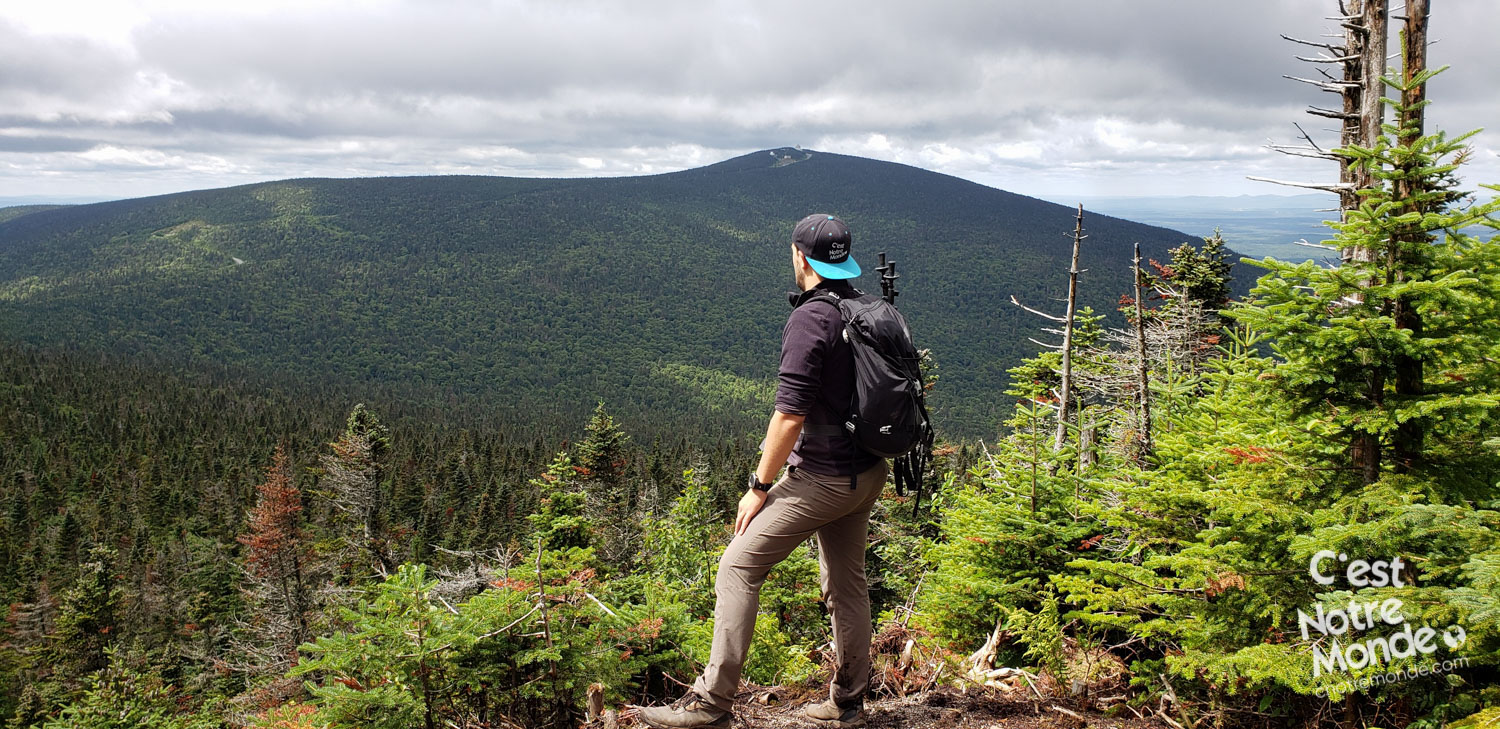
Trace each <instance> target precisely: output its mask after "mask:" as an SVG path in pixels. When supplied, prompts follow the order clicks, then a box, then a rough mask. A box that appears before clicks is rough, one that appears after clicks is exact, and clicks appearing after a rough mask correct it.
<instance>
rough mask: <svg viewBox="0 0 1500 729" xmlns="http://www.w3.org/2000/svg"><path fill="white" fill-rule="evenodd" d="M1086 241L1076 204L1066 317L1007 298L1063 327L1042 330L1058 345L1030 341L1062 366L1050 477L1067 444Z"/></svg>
mask: <svg viewBox="0 0 1500 729" xmlns="http://www.w3.org/2000/svg"><path fill="white" fill-rule="evenodd" d="M1085 238H1088V236H1086V235H1084V234H1083V205H1082V204H1079V206H1078V217H1077V219H1076V221H1075V223H1074V225H1073V258H1072V263H1071V265H1069V267H1068V309H1067V314H1066V315H1064V316H1060V317H1058V316H1052V315H1051V314H1047V313H1044V312H1041V311H1038V310H1036V309H1033V308H1031V307H1029V306H1026V305H1024V304H1022V303H1021V302H1020V301H1017V300H1016V297H1015V296H1014V295H1012V296H1011V297H1010V301H1011V303H1012V304H1015V305H1016V306H1019V307H1021V308H1022V309H1025V310H1026V311H1029V312H1031V313H1033V314H1036V315H1037V316H1040V317H1042V318H1044V319H1047V320H1049V321H1053V322H1057V323H1059V324H1062V325H1063V326H1062V329H1050V328H1049V329H1043V330H1042V331H1045V332H1047V333H1049V334H1057V335H1060V336H1061V337H1062V338H1063V341H1062V344H1061V345H1053V344H1047V343H1045V342H1039V341H1037V340H1035V339H1032V340H1031V341H1032V342H1033V343H1035V344H1038V345H1040V346H1042V347H1045V348H1047V349H1057V350H1061V352H1062V367H1061V368H1060V369H1059V370H1058V375H1059V376H1060V377H1061V378H1062V382H1061V383H1060V384H1059V387H1058V390H1056V391H1054V392H1053V394H1054V395H1055V396H1056V397H1057V407H1056V410H1057V433H1056V436H1055V437H1054V438H1053V442H1052V453H1053V456H1054V457H1053V459H1052V461H1051V462H1050V463H1048V465H1047V473H1048V474H1049V475H1053V474H1056V473H1057V469H1058V465H1059V463H1058V459H1057V458H1056V456H1057V454H1059V453H1061V452H1062V449H1063V446H1064V445H1065V444H1066V443H1067V435H1068V416H1069V412H1070V411H1069V405H1070V403H1071V402H1072V400H1073V325H1074V323H1075V322H1076V320H1077V315H1078V274H1080V273H1083V272H1084V269H1080V268H1078V256H1079V251H1080V249H1081V248H1082V244H1083V241H1084V239H1085Z"/></svg>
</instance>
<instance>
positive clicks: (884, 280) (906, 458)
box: [875, 251, 934, 516]
mask: <svg viewBox="0 0 1500 729" xmlns="http://www.w3.org/2000/svg"><path fill="white" fill-rule="evenodd" d="M875 270H876V271H878V272H879V273H880V297H881V298H882V299H885V301H886V303H888V304H890V305H891V307H892V308H895V306H896V297H897V296H900V295H901V292H899V291H897V290H896V279H898V278H901V276H900V274H898V273H896V262H895V261H888V260H886V257H885V252H884V251H881V253H880V265H878V266H876V267H875ZM917 384H918V387H919V388H920V389H919V393H920V394H919V395H918V398H917V402H918V407H919V408H920V410H921V412H922V428H921V433H920V435H919V436H918V438H917V442H916V444H915V445H914V446H913V447H912V449H911V450H909V451H907V452H906V453H903V454H901V455H899V456H896V459H895V461H894V462H893V463H892V464H891V473H892V478H893V479H894V480H895V482H896V493H897V494H899V495H903V496H904V495H905V494H906V491H907V489H912V490H913V491H914V494H913V495H914V497H915V498H913V499H912V509H911V513H912V516H916V514H917V509H918V508H920V506H921V503H922V485H923V484H922V474H923V473H925V472H926V471H927V465H928V464H929V463H931V461H932V441H933V436H934V434H933V430H932V420H931V418H929V417H928V415H927V404H926V388H927V386H926V383H925V382H923V381H922V379H921V368H920V360H919V362H918V369H917Z"/></svg>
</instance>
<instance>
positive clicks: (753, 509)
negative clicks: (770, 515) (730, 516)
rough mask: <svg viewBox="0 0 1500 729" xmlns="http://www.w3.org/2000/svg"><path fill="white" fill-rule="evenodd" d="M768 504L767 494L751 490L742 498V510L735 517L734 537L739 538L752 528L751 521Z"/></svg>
mask: <svg viewBox="0 0 1500 729" xmlns="http://www.w3.org/2000/svg"><path fill="white" fill-rule="evenodd" d="M765 503H766V492H764V491H757V490H756V489H749V490H747V491H746V492H745V495H744V496H741V497H740V508H739V510H738V511H737V512H736V513H735V515H734V535H735V536H739V535H741V534H744V533H745V530H746V529H749V528H750V520H751V519H754V518H755V515H756V514H757V513H758V512H760V507H762V506H764V505H765Z"/></svg>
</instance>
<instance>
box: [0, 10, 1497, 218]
mask: <svg viewBox="0 0 1500 729" xmlns="http://www.w3.org/2000/svg"><path fill="white" fill-rule="evenodd" d="M1329 5H1331V3H1330V2H1324V1H1322V0H1264V1H1263V2H1257V3H1243V2H1228V1H1226V0H1214V1H1211V2H1195V3H1182V2H1180V1H1175V2H1174V1H1172V0H1133V1H1132V2H1129V3H1122V2H1104V1H1101V0H1053V1H1052V2H1047V3H1030V2H1026V3H1023V2H1004V3H1002V2H973V1H967V2H966V1H964V0H930V1H929V2H924V3H921V4H918V3H909V2H896V1H895V0H868V1H867V2H854V0H839V1H836V2H809V1H808V0H769V1H768V2H760V3H755V4H753V5H752V4H746V3H738V2H731V1H730V0H719V1H717V2H715V1H706V2H698V3H688V2H677V1H675V0H671V1H668V0H658V1H655V2H648V1H645V0H643V1H642V2H633V3H629V4H620V3H608V2H595V1H593V0H578V1H575V2H568V3H554V2H547V3H544V2H525V1H520V0H517V1H513V2H498V3H488V2H416V1H415V0H414V1H413V2H408V3H404V4H400V3H398V4H395V5H389V6H383V7H381V8H379V9H367V10H363V11H361V12H357V13H356V12H350V11H346V10H343V9H338V10H334V9H328V8H325V9H317V8H316V7H315V6H314V7H310V8H308V9H303V10H296V11H289V12H284V13H277V14H274V15H272V14H261V15H257V16H255V17H248V18H247V17H244V16H234V17H231V16H228V15H222V14H221V15H213V14H211V13H209V12H207V11H199V12H193V13H184V14H180V15H176V16H171V17H158V18H153V19H152V22H151V23H149V24H147V25H145V26H143V27H141V28H139V29H137V31H136V32H135V34H134V36H133V37H132V44H133V45H132V48H131V49H130V52H129V53H126V52H125V51H121V50H118V49H113V48H109V47H105V46H102V45H99V44H94V43H90V42H87V41H83V40H77V39H74V40H67V39H58V38H52V37H48V38H39V37H32V36H27V35H25V34H24V33H22V32H21V31H20V30H19V29H18V28H16V27H14V26H10V25H6V24H5V23H4V21H3V20H0V60H10V59H21V60H24V63H25V64H26V66H27V68H28V69H31V70H30V71H28V72H26V73H22V72H17V71H13V70H12V71H7V70H5V69H13V68H15V66H14V65H12V64H10V63H6V64H3V65H0V100H3V101H14V102H16V103H7V104H6V105H5V106H6V107H8V108H9V109H10V111H9V112H8V113H7V114H5V115H0V133H3V132H4V131H5V130H7V129H9V130H11V133H12V134H15V135H16V136H12V137H10V139H11V140H15V139H20V138H34V139H38V140H40V139H43V138H47V139H51V140H53V142H52V144H53V146H54V147H56V149H54V150H51V151H55V152H59V153H64V152H68V151H75V152H76V151H83V150H87V149H91V148H92V145H93V144H95V142H96V141H98V140H108V143H109V144H112V145H116V146H120V147H129V148H131V149H137V150H146V151H154V152H157V153H159V155H158V156H151V155H144V154H140V155H131V154H120V155H116V156H115V157H114V158H112V159H114V160H115V161H114V162H111V163H112V164H126V165H128V164H131V161H132V160H152V164H156V163H157V161H159V160H163V159H165V160H166V162H163V164H172V163H173V160H178V159H183V160H193V159H199V160H200V163H201V166H203V167H205V168H215V169H216V167H214V166H215V165H220V164H221V163H222V166H224V167H225V168H226V169H233V170H236V172H234V173H233V174H239V175H255V174H263V175H266V176H289V175H292V174H302V173H303V172H304V171H307V170H313V171H316V170H324V171H327V170H329V169H335V170H346V172H345V173H346V174H347V173H359V172H361V171H363V173H367V174H378V173H381V172H382V171H389V170H392V169H403V170H407V169H412V170H417V171H420V169H421V168H422V166H423V165H426V166H427V167H426V169H429V170H447V169H477V170H481V171H500V172H506V171H519V172H521V173H531V172H543V173H544V172H547V171H552V172H554V173H573V172H576V171H577V169H578V162H577V159H578V158H579V157H597V158H599V159H600V160H602V161H603V163H602V166H601V167H600V170H602V173H609V174H621V173H628V172H630V171H632V170H642V169H650V170H653V171H663V169H662V168H663V167H669V166H671V165H674V164H677V165H690V164H693V163H705V162H711V161H714V160H713V159H702V158H701V155H705V154H723V155H726V156H727V155H728V154H733V153H736V152H742V151H749V150H751V149H757V148H765V147H775V146H782V145H786V144H795V143H802V144H805V145H809V146H812V145H814V144H818V143H825V144H833V145H835V146H829V147H826V148H828V149H829V151H851V152H854V153H866V154H869V155H870V156H879V157H884V158H888V159H893V160H897V161H905V162H911V163H918V164H924V165H927V166H937V167H938V168H940V170H941V171H950V172H954V173H959V174H964V175H965V176H969V177H971V178H972V179H979V180H981V181H987V182H992V183H993V182H996V181H998V180H1001V179H1008V176H1009V175H1011V174H1012V173H1013V172H1014V171H1016V170H1028V171H1031V172H1033V173H1038V174H1036V175H1034V177H1035V178H1041V177H1043V175H1041V174H1040V173H1039V172H1040V171H1043V170H1046V175H1047V176H1048V179H1054V178H1055V176H1056V175H1065V174H1075V175H1076V174H1079V173H1077V172H1076V171H1077V170H1089V171H1092V172H1091V173H1090V174H1094V173H1095V172H1099V171H1105V172H1099V174H1100V175H1102V176H1104V177H1108V175H1111V174H1118V175H1120V176H1122V177H1120V179H1125V178H1124V177H1123V176H1125V175H1128V174H1131V173H1133V172H1138V173H1140V174H1152V175H1157V178H1156V179H1160V176H1159V175H1160V169H1165V168H1171V169H1173V170H1175V172H1174V174H1173V175H1170V176H1169V177H1175V178H1177V179H1186V178H1189V177H1191V176H1193V175H1195V174H1198V173H1199V172H1202V173H1205V174H1210V173H1211V174H1213V175H1216V177H1215V178H1214V179H1215V180H1224V179H1233V177H1234V176H1235V172H1234V170H1235V169H1236V166H1238V167H1239V168H1242V169H1243V170H1247V171H1248V170H1249V169H1250V168H1251V167H1255V168H1257V169H1259V170H1261V171H1262V172H1263V171H1264V168H1270V169H1276V167H1277V166H1278V165H1280V166H1282V167H1283V168H1284V169H1291V170H1301V169H1307V168H1305V167H1302V166H1299V164H1294V163H1293V161H1291V160H1287V159H1285V158H1280V157H1276V156H1274V155H1273V156H1268V155H1269V153H1268V152H1266V151H1265V150H1264V149H1262V148H1261V147H1260V145H1262V144H1263V143H1264V142H1266V141H1267V140H1268V139H1272V140H1276V141H1291V140H1292V139H1293V138H1294V135H1295V130H1294V129H1293V128H1292V126H1291V125H1292V123H1293V122H1302V123H1303V125H1304V126H1305V127H1307V128H1309V129H1310V130H1316V129H1320V128H1321V127H1323V126H1326V123H1322V122H1319V121H1318V120H1315V119H1312V118H1310V117H1307V116H1306V115H1305V114H1303V113H1302V112H1301V110H1302V108H1303V107H1304V106H1305V105H1307V104H1309V103H1328V102H1330V101H1332V98H1331V97H1326V98H1325V97H1324V96H1323V95H1320V94H1318V93H1317V92H1316V91H1315V90H1313V89H1310V88H1308V87H1305V86H1302V85H1299V84H1296V83H1293V82H1291V81H1286V80H1284V79H1282V78H1281V75H1282V74H1285V73H1292V74H1307V73H1309V72H1310V70H1309V69H1307V68H1306V67H1305V66H1304V65H1302V64H1299V63H1298V62H1296V61H1295V60H1293V59H1292V55H1293V54H1294V53H1298V52H1302V51H1301V50H1300V49H1298V48H1297V47H1296V46H1293V45H1292V44H1290V43H1287V42H1285V41H1283V40H1281V39H1280V38H1279V37H1278V34H1279V33H1288V34H1290V35H1298V36H1304V37H1310V36H1316V35H1317V34H1318V33H1320V32H1323V31H1324V30H1327V29H1330V28H1332V27H1333V23H1331V22H1330V21H1328V20H1326V19H1324V16H1326V15H1328V14H1329V12H1328V10H1329V9H1330V8H1329V7H1327V6H1329ZM205 7H208V6H205ZM1434 12H1435V13H1436V15H1435V17H1434V22H1433V34H1434V36H1436V37H1442V38H1444V41H1443V43H1440V44H1438V45H1437V46H1434V50H1433V60H1434V62H1437V63H1442V62H1452V63H1454V64H1455V67H1454V69H1452V70H1450V71H1449V72H1448V73H1447V74H1444V75H1443V76H1441V77H1439V79H1438V80H1437V81H1434V82H1433V85H1432V90H1433V94H1434V98H1435V100H1436V101H1437V102H1438V103H1437V104H1435V105H1434V107H1433V112H1432V115H1433V119H1434V121H1435V122H1438V123H1440V124H1443V125H1445V126H1447V125H1448V124H1453V125H1455V126H1454V127H1449V128H1450V131H1465V130H1467V128H1469V127H1471V126H1478V125H1479V122H1482V121H1485V120H1489V119H1493V118H1494V117H1495V115H1496V114H1500V100H1497V98H1500V95H1497V94H1495V93H1494V92H1495V87H1494V80H1493V77H1492V73H1491V72H1490V71H1489V64H1488V61H1487V59H1486V56H1485V52H1484V47H1485V46H1487V45H1488V43H1487V41H1484V40H1483V32H1482V29H1484V28H1488V27H1492V26H1493V20H1494V15H1495V13H1496V10H1495V7H1494V6H1493V4H1492V3H1491V2H1489V1H1488V0H1453V2H1451V3H1445V4H1443V5H1442V6H1441V7H1438V8H1436V9H1435V11H1434ZM0 17H3V15H0ZM28 73H29V74H30V75H29V76H28V75H27V74H28ZM22 76H26V77H25V78H22ZM142 79H145V80H142ZM1440 95H1446V96H1440ZM1100 120H1103V122H1100ZM1101 123H1102V124H1103V126H1098V125H1099V124H1101ZM1316 133H1318V134H1321V135H1323V136H1322V137H1321V138H1322V139H1323V140H1324V141H1328V135H1327V134H1325V133H1323V132H1316ZM1110 135H1113V137H1111V138H1110V139H1105V138H1104V137H1106V136H1110ZM4 139H5V137H3V136H0V154H4V153H7V152H11V153H16V154H22V153H24V152H23V151H22V150H19V149H10V148H6V147H4V146H3V145H4V144H6V142H4V141H3V140H4ZM9 144H12V145H13V146H15V145H24V144H35V145H39V147H40V146H45V145H44V144H43V143H42V142H40V141H38V142H17V141H11V142H9ZM837 145H846V146H843V147H839V146H837ZM1007 145H1012V146H1011V147H1007ZM1014 145H1022V148H1020V149H1017V148H1014ZM1026 145H1033V146H1034V148H1035V149H1032V147H1028V146H1026ZM500 146H503V147H507V148H514V149H516V150H519V151H520V153H522V154H525V155H530V156H529V157H526V158H525V159H524V160H522V159H521V158H519V157H517V156H515V155H501V156H498V157H494V158H485V157H483V156H482V155H480V156H479V157H473V158H470V157H465V156H464V154H463V153H461V152H459V151H458V150H461V149H467V148H476V149H477V148H493V147H500ZM1481 148H1482V149H1485V150H1489V149H1493V148H1494V146H1493V145H1490V146H1488V147H1481ZM684 149H692V150H695V151H694V152H693V153H691V154H690V153H687V152H684V151H682V150H684ZM948 150H957V151H956V152H954V151H948ZM38 151H39V152H40V151H42V150H40V148H39V149H38ZM95 156H98V155H95ZM200 158H201V159H200ZM209 158H214V159H217V160H219V161H218V162H214V161H212V160H209ZM5 160H6V158H5V157H0V165H3V163H4V161H5ZM59 160H63V158H59ZM120 160H123V162H122V161H120ZM203 160H208V161H203ZM335 161H337V164H335ZM28 164H32V163H28ZM59 164H63V162H62V161H60V162H59ZM67 164H77V163H76V161H74V162H67ZM1161 166H1165V167H1161ZM1047 168H1050V169H1047ZM1492 168H1493V167H1492ZM79 169H80V170H82V169H85V167H80V168H79ZM77 174H84V172H82V171H80V172H78V173H77ZM223 174H230V173H228V172H225V173H223ZM1273 176H1284V177H1294V176H1296V174H1295V173H1288V174H1282V175H1273ZM1239 177H1241V178H1242V177H1243V173H1240V174H1239ZM1055 179H1062V178H1055ZM236 181H240V180H236ZM0 184H4V178H3V177H0ZM1080 184H1092V182H1081V183H1080ZM1188 184H1191V183H1188ZM1215 184H1218V183H1215ZM1197 187H1198V188H1199V189H1197V190H1196V191H1200V192H1201V191H1202V190H1201V185H1199V186H1197ZM1020 191H1022V192H1025V190H1020ZM0 192H3V188H0Z"/></svg>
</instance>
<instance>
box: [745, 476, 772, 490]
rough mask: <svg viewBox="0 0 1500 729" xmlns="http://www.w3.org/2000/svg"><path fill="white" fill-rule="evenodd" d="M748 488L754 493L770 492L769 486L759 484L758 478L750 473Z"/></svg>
mask: <svg viewBox="0 0 1500 729" xmlns="http://www.w3.org/2000/svg"><path fill="white" fill-rule="evenodd" d="M750 488H752V489H755V490H756V491H770V490H771V484H768V483H761V482H760V479H758V478H756V477H755V472H754V471H751V472H750Z"/></svg>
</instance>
